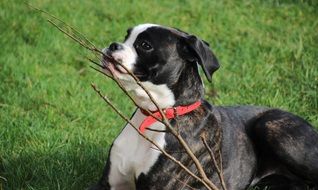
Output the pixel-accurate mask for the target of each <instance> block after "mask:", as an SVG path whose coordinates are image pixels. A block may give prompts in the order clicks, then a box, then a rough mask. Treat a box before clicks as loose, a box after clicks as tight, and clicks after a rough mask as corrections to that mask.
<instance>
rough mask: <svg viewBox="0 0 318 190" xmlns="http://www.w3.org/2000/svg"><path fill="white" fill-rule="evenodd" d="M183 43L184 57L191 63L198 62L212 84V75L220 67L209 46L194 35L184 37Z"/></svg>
mask: <svg viewBox="0 0 318 190" xmlns="http://www.w3.org/2000/svg"><path fill="white" fill-rule="evenodd" d="M182 41H183V43H182V44H183V45H184V47H183V50H184V51H183V55H184V57H185V58H186V59H187V60H188V61H190V62H196V63H198V64H199V65H201V67H202V69H203V71H204V74H205V76H206V77H207V79H208V80H209V81H210V82H211V81H212V74H213V73H214V72H215V71H216V70H217V69H218V68H219V67H220V65H219V63H218V60H217V59H216V57H215V55H214V54H213V52H212V51H211V49H210V47H209V44H208V43H207V42H205V41H203V40H201V39H199V38H197V37H196V36H193V35H187V36H183V37H182Z"/></svg>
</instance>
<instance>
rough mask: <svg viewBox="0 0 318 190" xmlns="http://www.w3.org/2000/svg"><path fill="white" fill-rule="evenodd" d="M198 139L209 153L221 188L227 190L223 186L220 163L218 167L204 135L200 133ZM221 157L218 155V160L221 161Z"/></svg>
mask: <svg viewBox="0 0 318 190" xmlns="http://www.w3.org/2000/svg"><path fill="white" fill-rule="evenodd" d="M200 138H201V140H202V142H203V144H204V146H205V148H206V149H207V150H208V153H209V155H210V157H211V160H212V162H213V165H214V167H215V169H216V173H217V174H218V177H219V179H220V182H221V186H222V188H223V190H227V188H226V185H225V181H224V178H223V169H222V164H221V162H220V166H218V163H217V161H216V159H215V156H214V152H213V150H212V149H211V148H210V146H209V144H208V142H207V141H206V133H202V134H201V135H200ZM219 153H220V151H219ZM221 157H222V155H221V154H220V159H222V158H221Z"/></svg>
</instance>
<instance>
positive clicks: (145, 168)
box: [109, 109, 165, 186]
mask: <svg viewBox="0 0 318 190" xmlns="http://www.w3.org/2000/svg"><path fill="white" fill-rule="evenodd" d="M145 117H146V116H145V115H143V114H142V113H141V111H140V110H139V109H138V110H137V111H136V112H135V114H134V116H133V117H132V118H131V121H132V123H133V124H134V125H135V126H137V127H139V126H140V124H141V122H142V121H143V120H144V119H145ZM151 128H152V129H158V130H164V129H165V127H164V125H163V124H161V123H159V122H156V123H154V124H153V125H152V126H151ZM145 135H146V136H147V137H149V138H150V139H151V140H153V141H154V142H156V143H157V144H158V145H159V146H161V147H162V148H163V147H164V145H165V133H160V132H153V131H146V132H145ZM159 155H160V151H159V150H157V148H156V147H154V145H152V144H151V143H150V142H148V141H147V140H145V139H144V138H143V137H142V136H140V135H139V134H138V133H137V131H136V130H135V129H133V127H132V126H131V125H129V124H127V125H126V126H125V128H124V129H123V131H122V132H121V133H120V135H119V136H118V137H117V138H116V140H115V141H114V143H113V146H112V148H111V151H110V155H109V156H110V163H111V164H110V173H109V183H110V185H111V186H116V185H118V184H122V183H130V182H133V181H134V180H135V179H136V178H138V176H139V175H140V174H141V173H144V174H147V173H148V172H149V170H150V168H151V167H152V166H153V165H154V164H155V163H156V161H157V159H158V157H159ZM119 179H120V181H119ZM123 179H124V181H123Z"/></svg>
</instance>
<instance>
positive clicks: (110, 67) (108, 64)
mask: <svg viewBox="0 0 318 190" xmlns="http://www.w3.org/2000/svg"><path fill="white" fill-rule="evenodd" d="M102 64H103V67H104V68H105V69H106V71H109V72H111V74H113V75H114V74H115V75H118V74H127V71H126V70H125V68H123V67H122V66H121V65H120V60H118V61H117V60H115V59H114V58H113V57H112V56H111V55H109V54H105V55H103V60H102Z"/></svg>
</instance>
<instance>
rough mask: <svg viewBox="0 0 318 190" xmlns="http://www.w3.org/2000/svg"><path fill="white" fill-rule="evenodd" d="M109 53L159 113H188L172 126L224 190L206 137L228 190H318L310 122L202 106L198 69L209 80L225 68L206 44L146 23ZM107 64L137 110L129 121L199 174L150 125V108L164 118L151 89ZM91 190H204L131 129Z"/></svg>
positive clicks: (278, 113)
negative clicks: (133, 76)
mask: <svg viewBox="0 0 318 190" xmlns="http://www.w3.org/2000/svg"><path fill="white" fill-rule="evenodd" d="M103 52H104V53H105V54H107V56H110V57H112V58H113V59H114V60H116V62H120V63H121V64H122V65H124V66H125V67H126V68H127V70H128V71H131V72H132V73H134V75H135V76H136V77H137V78H138V79H139V81H141V83H142V84H143V85H144V87H145V88H146V89H147V90H148V91H149V92H150V94H151V95H152V97H153V99H154V100H155V101H156V102H157V103H158V105H159V108H160V109H163V110H164V111H167V110H170V111H171V110H174V111H175V110H185V112H183V113H181V112H180V113H179V112H174V113H175V115H176V116H175V117H171V118H169V122H170V124H171V125H172V126H173V127H174V128H175V129H176V130H178V132H179V133H180V134H181V136H182V137H183V138H184V139H185V141H186V142H187V143H188V145H189V146H190V148H191V150H192V151H193V152H194V154H195V155H196V156H197V157H198V159H199V160H200V162H201V164H202V165H203V167H204V169H205V172H206V174H207V176H208V178H209V179H210V180H211V181H212V182H213V183H215V184H216V186H217V187H219V188H220V189H221V183H220V180H219V178H218V175H217V171H216V167H215V165H213V164H212V161H211V157H210V155H209V152H208V151H207V148H206V147H205V146H204V144H203V143H202V141H201V140H200V135H202V134H205V136H206V139H207V143H208V145H209V146H210V147H211V148H212V150H213V151H214V152H215V155H216V160H217V162H218V163H220V164H221V167H222V170H223V176H224V182H225V184H226V187H227V189H229V190H242V189H248V188H251V187H252V188H253V187H259V188H260V189H262V188H269V189H318V188H317V184H318V133H317V132H316V131H315V130H314V129H313V127H312V126H311V125H310V124H309V123H308V122H306V121H305V120H304V119H302V118H300V117H298V116H296V115H293V114H292V113H288V112H285V111H282V110H280V109H274V108H267V107H256V106H236V107H226V106H213V105H211V104H209V103H208V102H207V101H206V100H204V85H203V82H202V79H201V77H200V75H199V68H200V67H201V68H202V70H203V72H204V74H205V76H206V77H207V79H208V81H210V82H211V80H212V75H213V73H214V72H215V71H216V70H217V69H218V68H219V63H218V60H217V58H216V56H215V55H214V53H213V52H212V51H211V48H210V47H209V44H208V43H207V42H205V41H203V40H201V39H200V38H198V37H197V36H195V35H191V34H188V33H186V32H183V31H181V30H179V29H175V28H170V27H165V26H161V25H156V24H141V25H137V26H135V27H133V28H130V29H128V30H127V35H126V37H125V40H124V42H123V43H116V42H115V43H111V44H110V46H109V47H108V48H105V49H104V50H103ZM102 62H103V64H104V67H106V68H107V69H106V70H105V72H106V73H108V74H109V73H112V74H113V75H115V76H116V78H118V79H119V81H120V82H121V83H122V85H123V86H124V87H125V89H126V90H127V91H129V92H130V93H131V94H132V96H133V99H134V100H135V103H136V104H137V105H138V107H139V108H137V109H136V111H135V112H134V114H133V116H132V117H131V122H132V123H133V124H134V125H135V126H137V127H141V126H143V128H142V129H141V128H139V129H138V130H142V132H143V133H144V135H146V136H147V137H148V138H150V139H151V140H153V141H154V142H156V143H157V144H158V145H159V146H160V147H161V148H162V149H164V150H165V151H166V152H168V153H170V154H171V155H172V156H174V157H175V158H176V159H177V160H179V161H180V162H181V163H183V164H184V165H185V166H187V167H188V168H189V169H190V170H191V171H193V172H194V173H196V168H195V166H194V164H193V162H192V160H191V159H190V158H189V156H188V155H187V154H186V153H185V151H184V149H183V148H182V147H181V146H180V144H179V142H178V141H177V140H176V138H175V137H174V136H173V135H172V134H171V133H169V132H167V129H166V127H165V125H163V124H162V123H161V122H158V121H152V122H150V123H149V122H148V125H144V123H145V120H149V117H150V120H151V119H153V118H151V117H152V116H151V115H150V116H149V112H148V113H147V112H146V111H145V110H149V111H151V112H153V113H156V112H157V113H158V109H157V107H156V105H155V104H154V103H153V102H152V101H151V99H150V98H149V96H148V95H147V94H146V93H145V91H144V90H143V89H142V88H141V87H140V86H139V85H137V83H136V82H135V80H134V79H133V78H132V77H131V76H130V75H129V74H128V73H127V70H126V69H124V68H123V67H122V66H121V65H120V64H118V63H116V62H114V61H113V62H112V61H110V60H109V59H107V57H106V58H105V57H104V60H103V61H102ZM218 152H221V154H218ZM217 155H219V156H217ZM220 161H222V162H220ZM91 189H95V190H97V189H98V190H105V189H112V190H123V189H128V190H130V189H131V190H134V189H138V190H143V189H152V190H157V189H205V187H204V186H203V185H202V184H201V183H200V182H199V181H197V180H196V179H194V178H193V177H191V176H190V175H189V174H188V173H186V172H185V171H184V170H183V169H182V168H181V167H180V166H178V165H177V164H175V163H174V162H172V161H171V160H169V159H168V158H166V157H165V156H164V155H163V154H162V153H161V152H160V151H159V150H158V149H156V148H154V146H153V145H152V144H151V143H149V142H148V141H147V140H145V139H144V138H143V137H142V136H140V135H139V134H138V133H137V132H136V130H135V129H133V127H132V126H131V125H130V124H126V126H125V127H124V129H123V130H122V131H121V133H120V134H119V136H118V137H117V138H116V139H115V141H114V142H113V144H112V146H111V148H110V151H109V156H108V160H107V163H106V166H105V168H104V172H103V175H102V177H101V178H100V180H99V182H98V183H97V184H96V185H95V186H93V187H92V188H91Z"/></svg>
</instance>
